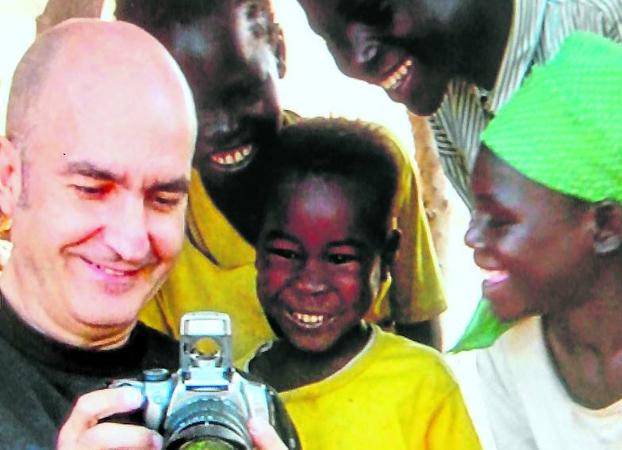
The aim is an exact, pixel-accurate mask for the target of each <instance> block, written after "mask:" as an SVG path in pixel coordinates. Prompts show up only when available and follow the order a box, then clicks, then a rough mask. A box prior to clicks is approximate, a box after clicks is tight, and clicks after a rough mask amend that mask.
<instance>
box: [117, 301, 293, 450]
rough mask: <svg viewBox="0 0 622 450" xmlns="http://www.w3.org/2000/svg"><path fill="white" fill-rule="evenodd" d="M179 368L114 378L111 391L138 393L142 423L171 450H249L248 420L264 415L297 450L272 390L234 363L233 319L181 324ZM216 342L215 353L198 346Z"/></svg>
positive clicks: (213, 317)
mask: <svg viewBox="0 0 622 450" xmlns="http://www.w3.org/2000/svg"><path fill="white" fill-rule="evenodd" d="M180 327H181V330H180V331H181V338H180V343H179V344H180V368H179V370H178V371H177V372H176V373H173V374H171V373H170V372H169V371H168V370H166V369H158V368H155V369H148V370H145V371H143V373H142V375H141V376H140V377H139V378H131V379H120V380H115V381H113V382H112V383H111V384H110V387H112V388H115V387H121V386H132V387H135V388H136V389H139V390H140V391H141V392H142V393H143V395H144V397H145V399H146V400H145V403H144V406H143V408H142V418H141V421H142V424H144V425H145V426H147V427H148V428H151V429H153V430H157V431H159V432H160V433H161V434H162V435H163V436H164V446H165V448H167V449H171V450H173V449H180V448H192V447H191V444H192V443H199V442H201V443H208V444H210V443H211V445H212V447H210V446H207V447H205V446H197V447H196V448H201V449H202V448H222V449H227V448H230V449H236V450H237V449H241V450H245V449H248V450H251V449H252V448H253V444H252V440H251V437H250V435H249V433H248V430H247V429H246V422H247V421H248V419H249V418H250V417H256V416H259V417H262V418H264V419H265V420H266V421H268V422H269V423H270V424H271V425H272V426H274V427H275V429H276V430H277V432H278V433H279V435H280V436H281V438H282V439H283V441H284V442H285V444H286V446H288V448H290V449H298V448H299V444H298V438H297V436H296V433H295V430H294V428H293V426H292V424H291V422H290V421H289V417H288V416H287V413H286V412H285V410H284V408H283V407H282V405H281V404H280V402H279V401H278V399H277V397H276V393H275V392H274V390H272V388H270V387H269V386H267V385H265V384H263V383H260V382H257V381H252V380H250V379H248V377H246V376H244V375H242V374H241V373H240V372H238V371H237V370H236V369H234V368H233V365H232V350H231V349H232V346H231V321H230V319H229V316H228V315H227V314H223V313H217V312H211V311H202V312H194V313H188V314H185V315H184V316H183V318H182V320H181V325H180ZM206 338H207V340H208V341H211V342H210V343H215V344H216V346H217V347H218V350H217V351H216V352H215V353H213V354H211V353H210V354H205V353H202V352H201V351H200V350H199V348H198V344H199V343H200V342H205V340H206Z"/></svg>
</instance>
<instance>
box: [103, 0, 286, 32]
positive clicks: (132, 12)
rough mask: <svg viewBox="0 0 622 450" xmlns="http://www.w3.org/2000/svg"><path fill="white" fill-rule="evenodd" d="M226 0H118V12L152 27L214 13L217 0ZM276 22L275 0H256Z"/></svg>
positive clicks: (126, 17)
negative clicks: (273, 4) (273, 5)
mask: <svg viewBox="0 0 622 450" xmlns="http://www.w3.org/2000/svg"><path fill="white" fill-rule="evenodd" d="M218 1H225V0H117V1H116V5H117V6H116V11H115V16H116V17H117V19H119V20H123V21H126V22H131V23H133V24H135V25H138V26H140V27H142V28H144V29H145V30H147V31H149V30H152V29H154V28H166V27H168V26H170V25H171V24H173V23H189V22H192V21H193V20H196V19H197V18H201V17H203V16H207V15H210V14H211V13H212V12H213V10H214V7H215V4H216V2H218ZM252 1H253V3H254V4H256V5H257V7H258V8H261V9H264V10H265V12H266V13H267V14H268V17H269V19H270V22H271V23H275V17H274V9H273V7H272V0H252Z"/></svg>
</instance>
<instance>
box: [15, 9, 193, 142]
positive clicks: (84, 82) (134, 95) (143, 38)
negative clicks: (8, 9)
mask: <svg viewBox="0 0 622 450" xmlns="http://www.w3.org/2000/svg"><path fill="white" fill-rule="evenodd" d="M51 101H52V103H51ZM94 105H98V107H97V108H95V109H91V107H92V106H94ZM65 107H70V108H72V109H75V111H73V112H74V113H84V114H87V113H88V114H90V115H92V116H93V119H94V120H98V119H100V118H101V116H102V114H114V113H115V109H116V113H117V114H119V113H122V112H123V113H124V114H128V113H131V112H132V110H135V109H137V108H138V109H141V110H143V111H144V110H145V109H147V108H149V109H152V108H155V109H153V112H155V113H161V114H167V115H169V114H171V112H172V111H176V112H177V113H178V114H179V113H182V115H183V119H185V120H186V121H187V124H186V128H188V127H194V126H195V124H194V105H193V103H192V96H191V93H190V90H189V88H188V86H187V83H186V81H185V79H184V77H183V75H182V74H181V71H180V70H179V67H178V66H177V64H176V63H175V62H174V60H173V59H172V57H171V56H170V55H169V54H168V52H167V51H166V49H165V48H164V47H163V46H161V45H160V44H159V43H158V42H157V40H155V39H154V38H152V37H151V36H150V35H149V34H147V33H146V32H144V31H143V30H141V29H140V28H138V27H136V26H133V25H131V24H128V23H124V22H104V21H100V20H96V19H77V20H69V21H66V22H63V23H62V24H60V25H58V26H56V27H54V28H52V29H50V30H49V31H47V32H46V33H43V34H42V35H40V36H39V37H38V39H37V40H36V41H35V43H34V44H33V45H32V46H31V47H30V49H29V50H28V51H27V52H26V54H25V55H24V57H23V58H22V60H21V61H20V63H19V64H18V66H17V69H16V71H15V74H14V77H13V84H12V87H11V92H10V96H9V105H8V110H7V135H8V136H9V138H12V139H15V140H18V141H21V140H24V139H26V138H27V136H28V135H29V133H30V132H31V131H32V130H33V128H34V127H35V125H36V124H39V123H41V121H42V120H45V119H46V118H49V116H52V117H59V115H60V114H59V112H60V111H61V110H62V109H63V108H65ZM87 107H88V109H86V108H87ZM125 107H130V109H129V110H126V109H125ZM171 116H172V114H171ZM174 125H179V124H174V123H171V126H174Z"/></svg>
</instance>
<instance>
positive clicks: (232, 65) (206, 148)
mask: <svg viewBox="0 0 622 450" xmlns="http://www.w3.org/2000/svg"><path fill="white" fill-rule="evenodd" d="M266 7H267V6H266V5H265V4H262V2H258V1H254V0H244V1H240V0H219V1H215V2H213V6H212V7H211V9H210V10H209V11H208V12H206V13H205V14H203V15H201V16H200V17H197V18H196V19H191V20H190V22H188V23H173V24H172V25H171V26H167V27H165V28H162V29H157V28H156V29H148V31H149V32H151V33H152V34H154V35H155V36H156V37H157V38H158V39H159V40H160V41H161V42H162V43H163V44H164V45H165V46H166V48H167V49H168V50H169V51H170V52H171V53H172V55H173V57H174V58H175V59H176V60H177V62H178V63H179V64H180V66H181V68H182V71H183V72H184V74H185V76H186V78H187V79H188V82H189V83H190V86H191V88H192V92H193V94H194V100H195V103H196V108H197V114H198V120H199V135H198V140H197V149H196V154H195V166H196V167H197V168H198V169H199V171H200V172H201V175H202V177H203V178H204V179H208V180H210V181H216V182H217V181H218V180H221V179H223V178H226V177H227V175H230V174H237V173H239V172H241V171H243V170H244V169H245V168H246V167H247V166H248V165H249V163H250V162H251V161H252V160H253V159H254V158H255V156H256V153H257V151H258V147H259V144H260V143H261V142H262V141H264V140H265V139H270V138H272V137H273V136H274V134H275V133H276V130H277V128H278V126H279V125H280V122H281V108H280V104H279V101H278V98H277V94H276V80H277V79H278V78H279V76H281V75H282V74H283V70H284V69H282V70H280V67H283V66H279V64H278V62H279V58H283V54H282V51H283V49H282V47H281V46H280V44H279V40H278V32H275V31H274V29H273V28H272V27H273V23H272V22H271V20H270V17H269V14H268V12H267V11H266ZM121 18H123V17H121Z"/></svg>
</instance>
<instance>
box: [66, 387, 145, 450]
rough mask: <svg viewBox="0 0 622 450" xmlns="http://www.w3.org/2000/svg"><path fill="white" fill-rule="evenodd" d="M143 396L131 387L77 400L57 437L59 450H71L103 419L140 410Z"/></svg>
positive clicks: (86, 395) (85, 396)
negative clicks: (83, 435)
mask: <svg viewBox="0 0 622 450" xmlns="http://www.w3.org/2000/svg"><path fill="white" fill-rule="evenodd" d="M142 402H143V396H142V394H141V392H140V391H138V390H137V389H135V388H132V387H122V388H118V389H102V390H99V391H94V392H89V393H88V394H85V395H83V396H82V397H80V398H79V399H78V401H77V402H76V404H75V406H74V407H73V409H72V411H71V414H70V415H69V418H68V419H67V421H66V422H65V424H64V425H63V427H62V428H61V430H60V433H59V435H58V448H59V449H65V448H66V449H72V448H74V447H72V445H74V444H75V443H76V442H77V441H78V440H79V438H80V436H81V435H82V434H83V433H84V432H86V431H87V430H88V429H89V428H92V427H94V426H95V425H97V422H98V421H99V420H100V419H103V418H104V417H108V416H110V415H112V414H116V413H124V412H128V411H133V410H135V409H137V408H140V406H141V405H142Z"/></svg>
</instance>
